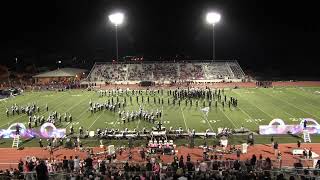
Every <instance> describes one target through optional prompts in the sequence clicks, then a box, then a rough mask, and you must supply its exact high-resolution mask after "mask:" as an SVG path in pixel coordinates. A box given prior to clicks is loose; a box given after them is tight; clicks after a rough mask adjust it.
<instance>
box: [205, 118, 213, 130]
mask: <svg viewBox="0 0 320 180" xmlns="http://www.w3.org/2000/svg"><path fill="white" fill-rule="evenodd" d="M205 120H207V122H208V124H209V126H210V129H211V131H212V132H214V131H213V128H212V126H211V124H210V122H209V120H208V118H205Z"/></svg>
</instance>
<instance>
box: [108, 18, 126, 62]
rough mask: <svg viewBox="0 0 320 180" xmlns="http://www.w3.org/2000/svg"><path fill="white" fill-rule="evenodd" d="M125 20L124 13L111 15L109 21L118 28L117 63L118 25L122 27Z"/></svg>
mask: <svg viewBox="0 0 320 180" xmlns="http://www.w3.org/2000/svg"><path fill="white" fill-rule="evenodd" d="M123 19H124V15H123V13H119V12H118V13H114V14H111V15H109V21H110V22H111V23H112V24H114V26H115V27H116V50H117V61H118V55H119V54H118V25H121V24H122V22H123Z"/></svg>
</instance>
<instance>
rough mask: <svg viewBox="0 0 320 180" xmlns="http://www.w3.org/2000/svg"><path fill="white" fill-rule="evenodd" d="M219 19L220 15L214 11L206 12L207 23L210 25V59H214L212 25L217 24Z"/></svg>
mask: <svg viewBox="0 0 320 180" xmlns="http://www.w3.org/2000/svg"><path fill="white" fill-rule="evenodd" d="M220 19H221V15H220V14H219V13H216V12H209V13H208V14H207V18H206V20H207V23H209V24H211V25H212V61H214V60H215V58H216V57H215V42H214V25H215V24H217V23H218V22H219V21H220Z"/></svg>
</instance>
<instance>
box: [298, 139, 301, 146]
mask: <svg viewBox="0 0 320 180" xmlns="http://www.w3.org/2000/svg"><path fill="white" fill-rule="evenodd" d="M297 146H298V148H300V146H301V141H300V140H298V142H297Z"/></svg>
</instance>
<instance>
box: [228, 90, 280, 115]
mask: <svg viewBox="0 0 320 180" xmlns="http://www.w3.org/2000/svg"><path fill="white" fill-rule="evenodd" d="M232 92H234V91H232ZM234 93H235V94H237V95H239V96H240V97H241V96H242V95H241V94H239V93H237V92H234ZM246 101H247V102H248V103H249V104H251V105H252V106H254V107H256V108H257V109H259V110H260V111H261V112H263V113H264V114H266V115H267V116H269V117H270V118H271V119H274V117H272V115H271V114H269V113H267V112H265V111H264V110H262V109H261V108H259V107H258V106H256V105H255V104H253V103H252V102H250V101H248V100H246Z"/></svg>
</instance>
